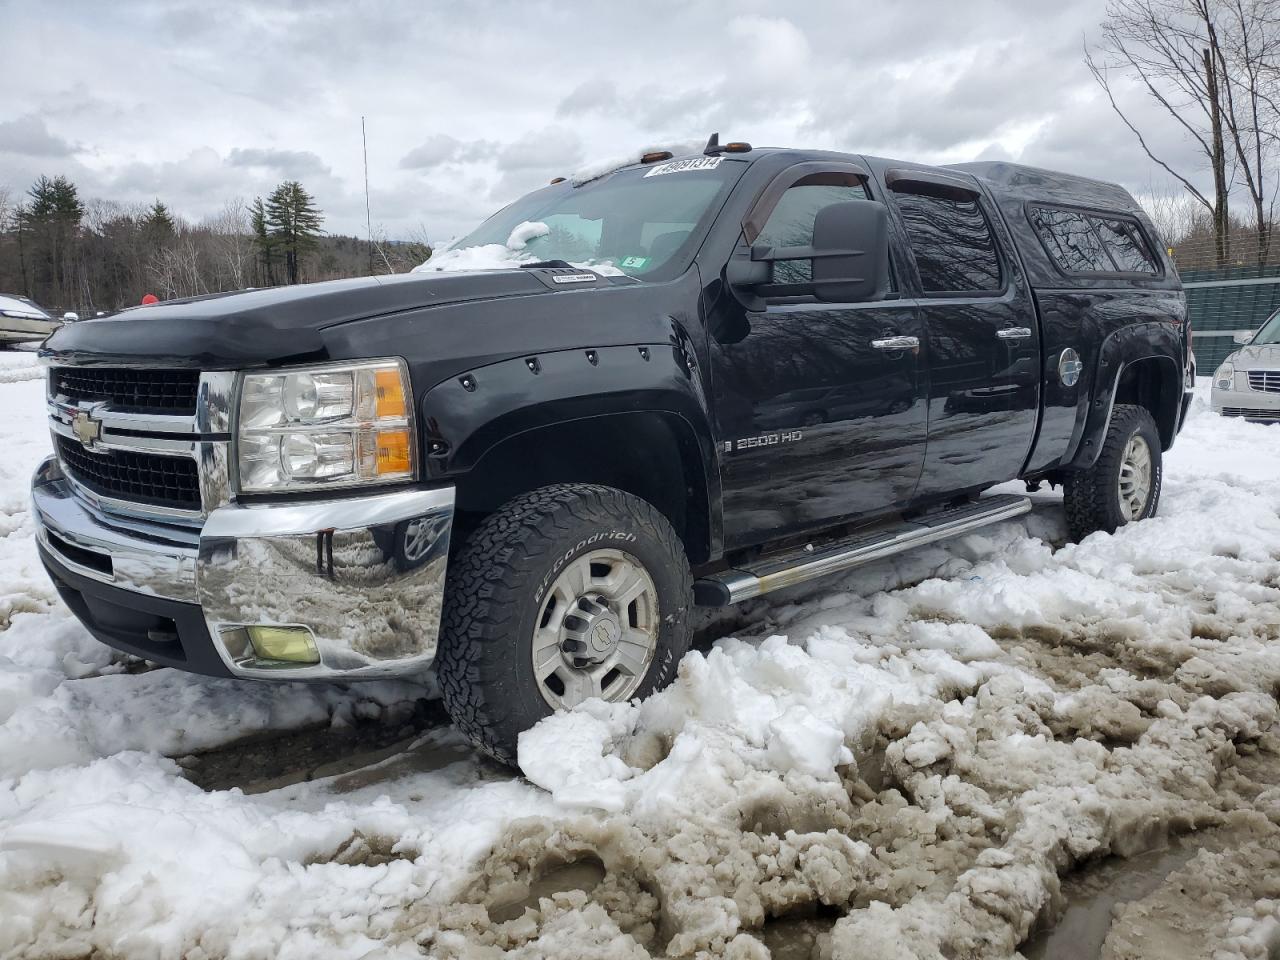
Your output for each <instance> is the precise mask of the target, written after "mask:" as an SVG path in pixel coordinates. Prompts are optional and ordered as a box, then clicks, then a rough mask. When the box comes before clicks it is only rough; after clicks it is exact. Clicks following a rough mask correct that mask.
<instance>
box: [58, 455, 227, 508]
mask: <svg viewBox="0 0 1280 960" xmlns="http://www.w3.org/2000/svg"><path fill="white" fill-rule="evenodd" d="M54 443H55V444H56V446H57V448H58V460H59V461H60V462H61V463H62V469H63V470H64V471H65V472H66V473H67V474H68V475H69V476H70V477H71V479H72V480H74V481H76V482H77V483H79V484H80V485H81V486H84V487H87V488H88V489H90V490H92V491H93V492H94V493H96V494H98V495H99V496H102V497H111V498H113V499H116V500H124V501H131V502H133V503H138V504H145V505H148V506H155V507H167V508H169V509H174V510H189V511H192V512H196V513H198V512H200V509H201V507H202V504H201V501H200V477H199V472H198V470H197V469H196V461H195V459H194V458H192V457H174V456H169V455H166V454H157V453H145V452H141V451H140V452H137V453H134V452H130V451H127V450H101V451H92V450H89V449H86V448H85V446H84V445H83V444H82V443H81V442H80V441H79V440H73V439H70V438H68V437H64V436H57V437H55V438H54Z"/></svg>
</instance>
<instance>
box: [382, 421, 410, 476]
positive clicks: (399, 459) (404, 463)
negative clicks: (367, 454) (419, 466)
mask: <svg viewBox="0 0 1280 960" xmlns="http://www.w3.org/2000/svg"><path fill="white" fill-rule="evenodd" d="M412 470H413V459H412V457H411V455H410V450H409V431H408V430H403V429H402V430H379V431H378V476H380V477H384V476H387V475H388V474H404V473H409V472H410V471H412Z"/></svg>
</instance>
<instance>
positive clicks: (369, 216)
mask: <svg viewBox="0 0 1280 960" xmlns="http://www.w3.org/2000/svg"><path fill="white" fill-rule="evenodd" d="M360 144H361V146H362V147H363V148H364V226H365V236H366V237H367V239H368V242H369V276H371V277H372V276H373V209H372V208H371V207H370V206H369V137H368V135H367V134H366V133H365V129H364V117H363V116H361V117H360Z"/></svg>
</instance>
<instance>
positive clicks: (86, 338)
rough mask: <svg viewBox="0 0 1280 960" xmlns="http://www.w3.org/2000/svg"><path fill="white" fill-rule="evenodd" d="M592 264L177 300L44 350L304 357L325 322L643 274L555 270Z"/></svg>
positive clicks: (190, 361) (315, 356) (195, 357)
mask: <svg viewBox="0 0 1280 960" xmlns="http://www.w3.org/2000/svg"><path fill="white" fill-rule="evenodd" d="M588 273H590V271H585V270H565V269H554V268H553V269H511V270H484V271H475V272H470V273H438V274H431V273H414V274H396V275H393V276H384V277H360V278H356V279H351V280H331V281H327V282H323V283H307V284H299V285H297V286H290V287H270V288H266V289H262V290H245V291H240V292H236V293H227V294H215V295H212V296H207V297H198V298H192V299H188V300H171V301H167V302H165V303H160V304H154V305H152V306H147V307H131V308H129V309H127V310H122V311H120V312H119V313H116V314H112V315H111V316H107V317H99V318H97V319H94V320H86V321H83V322H80V323H75V324H69V325H67V326H64V327H62V329H60V330H59V331H57V332H56V333H55V334H54V335H53V336H51V337H50V338H49V339H48V340H47V341H45V344H44V346H43V348H42V349H41V351H40V353H41V356H45V357H48V358H50V359H51V360H53V361H54V362H57V361H59V360H63V361H66V362H70V363H88V362H92V363H112V362H123V361H127V360H132V361H137V360H138V359H139V358H144V359H145V360H147V361H149V362H152V363H155V364H157V365H165V366H174V367H193V366H194V367H200V368H202V369H205V370H216V369H234V368H241V367H247V366H257V365H261V364H264V363H279V362H286V361H296V362H305V361H307V360H321V359H324V357H325V341H324V337H323V336H322V332H323V331H324V330H326V329H328V328H330V327H335V326H338V325H340V324H344V323H350V322H352V321H356V320H364V319H368V318H370V317H377V316H383V315H387V314H395V313H401V312H404V311H408V310H421V309H423V308H429V307H435V306H444V305H448V304H460V303H467V302H471V301H486V300H499V299H506V298H509V297H528V296H539V295H546V296H564V295H570V294H571V292H572V291H575V290H582V289H590V288H593V287H600V286H608V285H610V284H611V283H618V282H622V283H636V282H637V281H634V280H632V279H631V278H605V277H600V276H596V277H595V278H594V279H593V280H591V281H589V282H581V281H579V282H575V283H572V284H561V283H558V282H557V281H556V280H555V277H556V276H557V275H560V276H564V275H566V274H575V275H577V276H579V277H581V276H583V275H585V274H588Z"/></svg>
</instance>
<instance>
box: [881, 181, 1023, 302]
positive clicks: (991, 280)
mask: <svg viewBox="0 0 1280 960" xmlns="http://www.w3.org/2000/svg"><path fill="white" fill-rule="evenodd" d="M945 194H946V195H944V191H940V192H939V194H938V195H934V194H932V193H926V192H923V190H921V191H920V192H917V191H916V189H913V190H911V191H910V192H908V191H903V190H898V191H896V192H895V197H896V199H897V204H898V209H899V210H900V211H901V212H902V219H903V221H904V222H905V223H906V228H907V239H908V240H909V241H910V243H911V252H912V253H913V254H914V255H915V261H916V268H917V269H918V270H919V272H920V286H921V288H922V289H923V291H924V292H925V293H927V294H935V295H937V294H947V293H955V294H962V295H963V294H977V293H993V292H995V291H998V290H1000V289H1001V288H1002V287H1003V285H1004V284H1003V282H1002V280H1001V272H1000V254H999V252H998V251H997V249H996V241H995V238H994V237H993V236H992V235H991V225H990V224H989V223H988V222H987V216H986V214H985V213H983V211H982V206H981V205H980V204H979V202H978V200H977V198H976V197H972V196H968V195H964V196H963V197H960V196H955V195H952V194H953V192H952V191H945Z"/></svg>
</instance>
